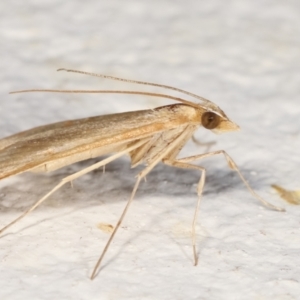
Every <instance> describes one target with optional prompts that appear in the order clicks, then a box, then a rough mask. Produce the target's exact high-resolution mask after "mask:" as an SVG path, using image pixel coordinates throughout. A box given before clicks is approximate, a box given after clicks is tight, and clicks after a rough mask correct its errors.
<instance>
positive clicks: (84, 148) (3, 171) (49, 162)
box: [0, 69, 284, 279]
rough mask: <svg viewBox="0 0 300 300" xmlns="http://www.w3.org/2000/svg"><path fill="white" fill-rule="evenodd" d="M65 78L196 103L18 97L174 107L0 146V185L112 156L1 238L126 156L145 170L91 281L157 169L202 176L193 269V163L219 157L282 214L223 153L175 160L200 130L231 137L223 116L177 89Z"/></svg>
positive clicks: (46, 131)
mask: <svg viewBox="0 0 300 300" xmlns="http://www.w3.org/2000/svg"><path fill="white" fill-rule="evenodd" d="M60 70H64V71H68V72H74V73H81V74H86V75H91V76H97V77H102V78H107V79H113V80H119V81H125V82H130V83H136V84H144V85H149V86H156V87H161V88H165V89H170V90H174V91H177V92H180V93H183V94H186V95H189V96H192V97H194V98H196V99H197V100H198V101H200V103H194V102H191V101H188V100H184V99H181V98H177V97H173V96H170V95H166V94H157V93H148V92H140V91H118V90H116V91H115V90H93V91H87V90H75V91H74V90H44V89H43V90H37V89H35V90H23V91H17V92H13V93H22V92H62V93H69V92H71V93H119V94H136V95H147V96H152V97H161V98H168V99H172V100H175V101H177V102H180V103H177V104H171V105H166V106H161V107H157V108H155V109H148V110H141V111H131V112H125V113H118V114H110V115H103V116H96V117H91V118H86V119H79V120H72V121H65V122H58V123H54V124H50V125H44V126H40V127H36V128H33V129H30V130H26V131H24V132H20V133H17V134H15V135H12V136H9V137H7V138H4V139H2V140H0V179H3V178H7V177H9V176H13V175H17V174H20V173H23V172H28V171H30V172H49V171H53V170H56V169H59V168H62V167H64V166H67V165H70V164H72V163H75V162H78V161H82V160H86V159H89V158H93V157H98V156H101V155H105V154H106V155H107V154H110V153H113V154H112V155H111V156H110V157H108V158H106V159H103V160H102V161H100V162H98V163H95V164H94V165H92V166H90V167H87V168H85V169H83V170H81V171H79V172H76V173H74V174H72V175H70V176H67V177H66V178H64V179H62V181H61V182H60V183H59V184H57V185H56V186H55V187H54V188H53V189H52V190H51V191H50V192H48V193H47V194H46V195H45V196H44V197H42V198H41V199H39V200H38V201H37V202H36V203H35V204H34V205H33V206H32V207H30V208H29V209H27V210H26V211H25V212H24V213H23V214H21V215H20V216H19V217H18V218H17V219H15V220H14V221H12V222H11V223H9V224H8V225H6V226H5V227H3V228H2V229H1V230H0V233H2V232H4V231H5V230H6V229H7V228H9V227H10V226H11V225H13V224H15V223H16V222H17V221H19V220H20V219H22V218H23V217H25V216H26V215H28V214H29V213H30V212H31V211H33V210H34V209H35V208H37V207H38V206H39V205H40V204H41V203H42V202H43V201H45V200H46V199H47V198H48V197H49V196H50V195H52V194H53V193H54V192H55V191H56V190H58V189H59V188H60V187H61V186H63V185H64V184H66V183H67V182H72V181H73V180H75V179H76V178H78V177H80V176H82V175H84V174H86V173H88V172H91V171H92V170H95V169H97V168H100V167H104V166H105V165H106V164H108V163H109V162H111V161H113V160H115V159H117V158H119V157H121V156H124V155H126V154H127V155H129V156H130V159H131V166H132V168H134V167H136V166H137V165H139V164H144V165H145V168H144V169H143V170H142V171H141V172H140V173H139V174H138V175H137V180H136V183H135V185H134V188H133V191H132V193H131V196H130V198H129V199H128V202H127V204H126V206H125V208H124V210H123V213H122V215H121V216H120V218H119V220H118V222H117V224H116V226H115V227H114V229H113V231H112V233H111V236H110V238H109V240H108V241H107V244H106V246H105V247H104V249H103V251H102V253H101V255H100V258H99V260H98V261H97V263H96V265H95V267H94V270H93V272H92V275H91V279H94V278H95V276H96V275H97V272H98V269H99V267H100V264H101V262H102V259H103V257H104V255H105V253H106V252H107V249H108V247H109V245H110V243H111V241H112V239H113V237H114V235H115V234H116V232H117V230H118V228H119V227H120V225H121V223H122V221H123V219H124V217H125V214H126V212H127V210H128V208H129V206H130V204H131V202H132V200H133V198H134V195H135V193H136V191H137V189H138V186H139V183H140V181H141V179H143V178H145V176H146V175H147V174H148V173H149V172H150V171H151V170H152V169H153V168H154V167H155V166H156V165H157V164H158V163H159V162H162V163H164V164H167V165H170V166H173V167H177V168H184V169H195V170H198V171H200V173H201V176H200V180H199V183H198V186H197V194H198V201H197V205H196V209H195V213H194V217H193V222H192V248H193V256H194V264H195V265H197V260H198V258H197V250H196V232H195V227H196V221H197V216H198V211H199V205H200V199H201V194H202V191H203V187H204V182H205V173H206V171H205V169H204V168H203V167H201V166H197V165H194V164H191V162H194V161H196V160H200V159H203V158H207V157H211V156H214V155H218V154H222V155H224V156H225V159H226V160H227V162H228V165H229V167H230V168H231V169H233V170H235V171H236V172H237V173H238V175H239V176H240V178H241V180H242V181H243V182H244V184H245V185H246V187H247V188H248V190H249V191H250V192H251V194H252V195H253V196H254V197H255V198H257V199H258V200H259V201H261V202H262V203H263V204H264V205H265V206H266V207H269V208H271V209H275V210H278V211H284V209H282V208H279V207H276V206H274V205H272V204H270V203H268V202H266V201H265V200H264V199H262V198H261V197H260V196H259V195H258V194H256V193H255V192H254V191H253V189H252V188H251V187H250V186H249V184H248V182H247V181H246V179H245V178H244V177H243V175H242V174H241V172H240V171H239V169H238V167H237V166H236V164H235V162H234V161H233V160H232V158H231V157H230V156H229V155H228V154H227V153H226V152H225V151H224V150H218V151H213V152H208V153H203V154H199V155H194V156H190V157H185V158H180V159H177V155H178V154H179V152H180V150H181V149H182V147H183V146H184V145H185V144H186V142H187V141H188V140H189V139H190V138H192V137H193V134H194V132H195V131H196V130H197V129H198V128H199V127H203V128H204V129H206V130H210V131H212V132H214V133H225V132H230V131H236V130H238V129H239V126H238V125H237V124H235V123H234V122H232V121H231V120H230V119H229V118H228V117H227V116H226V114H225V113H224V112H223V111H222V110H221V109H220V108H219V107H218V106H217V105H216V104H214V103H213V102H211V101H209V100H207V99H205V98H202V97H200V96H197V95H195V94H192V93H190V92H187V91H184V90H181V89H177V88H174V87H171V86H166V85H161V84H154V83H147V82H141V81H135V80H127V79H122V78H117V77H112V76H106V75H99V74H94V73H87V72H81V71H76V70H66V69H60Z"/></svg>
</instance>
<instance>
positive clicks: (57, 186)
mask: <svg viewBox="0 0 300 300" xmlns="http://www.w3.org/2000/svg"><path fill="white" fill-rule="evenodd" d="M145 142H146V140H143V141H141V142H140V143H136V144H135V145H134V146H131V147H128V148H127V149H125V150H123V151H120V152H119V153H116V154H114V155H112V156H110V157H108V158H106V159H103V160H101V161H99V162H98V163H95V164H93V165H91V166H89V167H87V168H85V169H83V170H80V171H78V172H76V173H74V174H72V175H69V176H67V177H65V178H63V179H62V180H61V182H60V183H59V184H57V185H56V186H55V187H54V188H53V189H52V190H51V191H50V192H49V193H47V194H46V195H45V196H44V197H42V198H41V199H40V200H38V201H37V202H35V203H34V204H33V205H32V206H31V207H30V208H29V209H27V210H26V211H25V212H23V213H22V214H21V215H20V216H19V217H18V218H16V219H15V220H14V221H12V222H11V223H9V224H8V225H6V226H4V227H3V228H2V229H1V230H0V234H1V233H2V232H4V231H5V230H6V229H8V228H9V227H10V226H12V225H13V224H15V223H17V222H18V221H19V220H21V219H23V218H24V217H25V216H27V215H28V214H29V213H30V212H32V211H33V210H34V209H36V208H37V207H38V206H39V205H40V204H41V203H43V202H44V201H45V200H46V199H47V198H48V197H49V196H50V195H52V194H53V193H54V192H55V191H57V190H58V189H59V188H61V187H62V186H63V185H64V184H66V183H67V182H72V181H73V180H75V179H76V178H79V177H81V176H82V175H84V174H87V173H89V172H91V171H93V170H95V169H98V168H100V167H102V166H105V165H106V164H108V163H110V162H112V161H113V160H115V159H117V158H119V157H121V156H123V155H124V154H126V153H128V152H130V151H132V150H133V149H135V148H137V147H139V146H141V145H142V144H143V143H145Z"/></svg>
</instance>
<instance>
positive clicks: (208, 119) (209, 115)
mask: <svg viewBox="0 0 300 300" xmlns="http://www.w3.org/2000/svg"><path fill="white" fill-rule="evenodd" d="M220 121H221V120H220V116H218V115H217V114H215V113H213V112H205V113H204V114H203V115H202V117H201V123H202V125H203V127H205V128H206V129H214V128H216V127H217V126H218V125H219V124H220Z"/></svg>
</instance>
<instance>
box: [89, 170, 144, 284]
mask: <svg viewBox="0 0 300 300" xmlns="http://www.w3.org/2000/svg"><path fill="white" fill-rule="evenodd" d="M142 178H143V177H141V176H140V174H139V175H138V177H137V180H136V183H135V185H134V188H133V190H132V193H131V196H130V198H129V200H128V201H127V204H126V206H125V208H124V210H123V212H122V214H121V217H120V218H119V220H118V222H117V224H116V226H115V227H114V230H113V232H112V233H111V235H110V237H109V239H108V241H107V243H106V245H105V247H104V249H103V251H102V253H101V255H100V257H99V259H98V261H97V263H96V265H95V267H94V270H93V273H92V275H91V280H93V279H94V278H95V277H96V275H97V271H98V269H99V267H100V265H101V262H102V260H103V258H104V255H105V253H106V252H107V250H108V248H109V246H110V244H111V242H112V240H113V238H114V236H115V234H116V232H117V230H118V229H119V227H120V225H121V224H122V222H123V219H124V217H125V215H126V213H127V211H128V208H129V206H130V204H131V202H132V200H133V198H134V196H135V193H136V191H137V189H138V187H139V184H140V181H141V179H142Z"/></svg>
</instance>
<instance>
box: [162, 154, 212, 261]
mask: <svg viewBox="0 0 300 300" xmlns="http://www.w3.org/2000/svg"><path fill="white" fill-rule="evenodd" d="M163 163H164V164H166V165H169V166H172V167H177V168H182V169H194V170H199V171H201V176H200V179H199V183H198V186H197V194H198V201H197V204H196V208H195V213H194V218H193V223H192V246H193V254H194V265H195V266H196V265H197V264H198V255H197V249H196V223H197V219H198V212H199V207H200V201H201V195H202V192H203V188H204V183H205V176H206V170H205V169H204V168H203V167H200V166H195V165H192V164H188V163H184V162H180V161H179V160H167V159H166V160H163Z"/></svg>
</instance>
